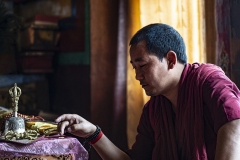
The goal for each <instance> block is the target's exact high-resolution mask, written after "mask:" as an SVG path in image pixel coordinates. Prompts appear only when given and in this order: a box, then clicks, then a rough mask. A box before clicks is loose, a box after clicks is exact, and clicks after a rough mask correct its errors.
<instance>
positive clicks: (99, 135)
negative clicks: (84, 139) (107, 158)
mask: <svg viewBox="0 0 240 160" xmlns="http://www.w3.org/2000/svg"><path fill="white" fill-rule="evenodd" d="M102 135H103V132H102V131H100V133H99V134H98V135H97V137H96V138H94V139H93V140H92V141H90V142H89V143H90V144H95V143H96V142H97V141H98V140H99V139H100V138H101V137H102Z"/></svg>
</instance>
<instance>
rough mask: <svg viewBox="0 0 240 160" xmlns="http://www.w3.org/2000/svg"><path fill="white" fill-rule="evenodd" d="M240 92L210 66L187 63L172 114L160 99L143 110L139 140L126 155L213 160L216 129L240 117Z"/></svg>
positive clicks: (156, 98)
mask: <svg viewBox="0 0 240 160" xmlns="http://www.w3.org/2000/svg"><path fill="white" fill-rule="evenodd" d="M239 96H240V92H239V90H238V88H237V87H236V85H235V84H234V83H232V81H230V80H229V79H228V78H227V77H226V76H225V75H224V73H223V71H222V70H221V69H220V68H219V67H217V66H215V65H210V64H201V65H200V64H197V63H195V64H192V65H190V64H187V65H186V67H185V69H184V71H183V74H182V77H181V80H180V84H179V92H178V106H177V108H176V114H175V113H174V112H173V110H172V106H171V103H170V101H169V100H168V99H166V98H165V97H164V96H161V95H160V96H156V97H151V99H150V101H149V102H148V103H147V104H146V105H145V107H144V109H143V114H142V116H141V119H140V123H139V126H138V135H137V137H136V142H135V144H134V145H133V147H132V149H131V150H129V151H127V153H128V154H129V155H130V156H131V157H132V158H133V159H136V160H145V159H146V160H147V159H148V160H149V159H154V160H158V159H170V160H213V159H214V155H215V148H216V138H217V131H218V129H219V128H220V127H221V126H222V125H223V124H225V123H227V122H228V121H231V120H233V119H237V118H240V109H239V108H240V107H239V106H240V105H239V104H240V103H239Z"/></svg>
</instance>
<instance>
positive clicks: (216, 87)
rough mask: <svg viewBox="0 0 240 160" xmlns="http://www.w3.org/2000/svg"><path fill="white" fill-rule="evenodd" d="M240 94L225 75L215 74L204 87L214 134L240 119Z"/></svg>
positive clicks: (206, 104) (204, 96)
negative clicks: (225, 125)
mask: <svg viewBox="0 0 240 160" xmlns="http://www.w3.org/2000/svg"><path fill="white" fill-rule="evenodd" d="M239 97H240V92H239V89H238V88H237V86H236V85H235V84H234V83H233V82H232V81H231V80H230V79H229V78H228V77H227V76H225V75H224V74H214V75H211V76H210V77H208V78H207V80H206V82H205V83H204V85H203V100H204V103H205V107H207V109H208V110H209V111H210V116H211V119H212V121H213V123H212V124H213V129H214V132H215V133H217V132H218V130H219V129H220V127H221V126H222V125H224V124H225V123H227V122H229V121H232V120H235V119H239V118H240V98H239Z"/></svg>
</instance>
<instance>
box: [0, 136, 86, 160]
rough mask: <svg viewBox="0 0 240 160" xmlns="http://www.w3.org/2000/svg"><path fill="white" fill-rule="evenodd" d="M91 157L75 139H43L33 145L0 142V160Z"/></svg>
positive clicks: (63, 159) (77, 159)
mask: <svg viewBox="0 0 240 160" xmlns="http://www.w3.org/2000/svg"><path fill="white" fill-rule="evenodd" d="M88 158H89V155H88V152H87V151H86V150H85V148H84V147H83V146H82V145H81V143H80V142H79V141H78V140H77V139H76V138H73V137H58V138H56V137H55V138H43V139H42V140H39V141H36V142H34V143H31V144H17V143H12V142H0V160H10V159H11V160H15V159H16V160H26V159H27V160H88Z"/></svg>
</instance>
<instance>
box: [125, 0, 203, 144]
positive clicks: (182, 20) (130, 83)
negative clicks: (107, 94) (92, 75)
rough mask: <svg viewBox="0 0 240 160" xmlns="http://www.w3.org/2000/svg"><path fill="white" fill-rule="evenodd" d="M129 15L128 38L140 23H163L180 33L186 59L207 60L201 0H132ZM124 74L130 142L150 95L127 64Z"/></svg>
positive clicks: (191, 60) (143, 24)
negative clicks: (125, 75)
mask: <svg viewBox="0 0 240 160" xmlns="http://www.w3.org/2000/svg"><path fill="white" fill-rule="evenodd" d="M129 16H130V17H129V34H128V35H129V40H130V38H131V36H133V34H134V33H135V32H136V31H137V30H139V29H140V28H142V27H143V26H146V25H148V24H151V23H165V24H168V25H170V26H172V27H174V28H175V29H176V30H177V31H178V32H179V33H180V34H181V35H182V37H183V39H184V41H185V43H186V50H187V55H188V62H189V63H192V62H206V53H205V50H206V44H205V38H206V37H205V15H204V0H191V1H190V0H151V1H149V0H131V1H129ZM128 62H129V61H128ZM127 76H128V79H127V97H128V99H127V113H128V114H127V121H128V124H127V134H128V145H129V146H132V144H133V143H134V141H135V136H136V128H137V125H138V122H139V118H140V114H141V112H142V108H143V105H144V104H145V103H146V101H147V100H148V99H149V97H146V96H145V93H144V91H143V90H142V88H141V86H140V84H139V82H137V81H136V80H135V73H134V71H133V69H132V66H131V65H130V64H129V65H128V73H127Z"/></svg>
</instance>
